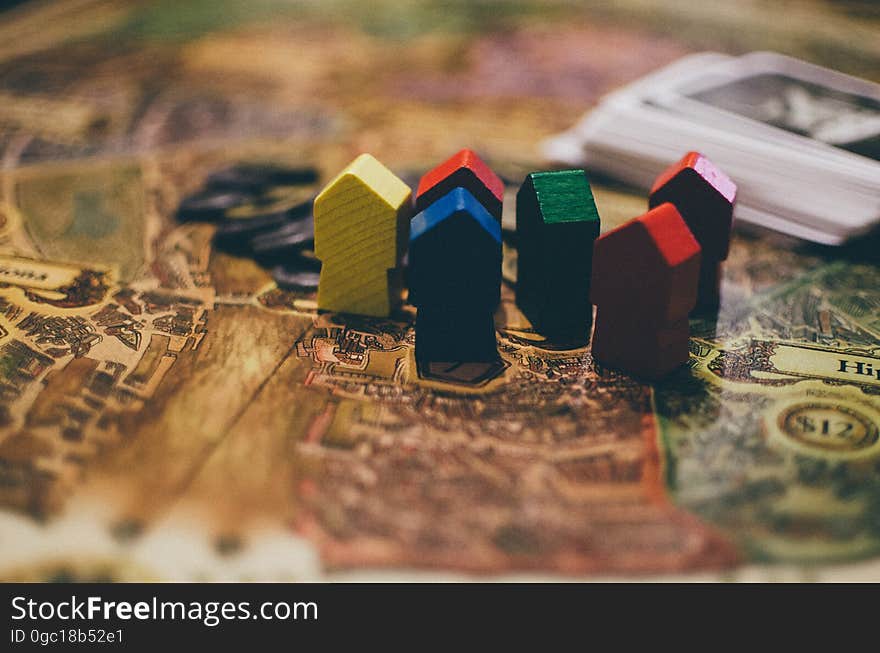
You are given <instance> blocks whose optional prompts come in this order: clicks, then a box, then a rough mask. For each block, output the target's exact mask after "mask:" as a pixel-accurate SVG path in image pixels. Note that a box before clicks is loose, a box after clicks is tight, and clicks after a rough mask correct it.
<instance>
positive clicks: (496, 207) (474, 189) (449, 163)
mask: <svg viewBox="0 0 880 653" xmlns="http://www.w3.org/2000/svg"><path fill="white" fill-rule="evenodd" d="M458 187H461V188H466V189H467V190H468V191H469V192H470V194H471V195H473V196H474V197H475V198H476V199H477V201H479V202H480V203H481V204H482V205H483V206H484V207H485V209H486V210H487V211H488V212H489V213H490V214H492V215H493V216H494V217H495V219H496V220H498V221H500V220H501V205H502V202H503V201H504V182H502V181H501V179H500V178H499V177H498V175H496V174H495V173H494V172H492V169H491V168H490V167H489V166H488V165H486V163H485V162H484V161H483V160H482V159H481V158H480V157H479V156H477V154H476V153H475V152H473V151H472V150H467V149H465V150H460V151H459V152H456V153H455V154H454V155H452V156H451V157H450V158H448V159H447V160H446V161H444V162H443V163H441V164H440V165H439V166H437V167H436V168H434V169H433V170H430V171H428V172H427V173H425V175H424V176H423V177H422V178H421V179H420V180H419V187H418V189H417V190H416V212H417V213H418V212H420V211H424V210H425V209H426V208H427V207H428V206H429V205H430V204H431V203H433V202H435V201H436V200H438V199H439V198H441V197H443V196H444V195H446V194H447V193H449V192H450V191H451V190H452V189H453V188H458Z"/></svg>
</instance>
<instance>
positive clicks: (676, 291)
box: [590, 203, 700, 322]
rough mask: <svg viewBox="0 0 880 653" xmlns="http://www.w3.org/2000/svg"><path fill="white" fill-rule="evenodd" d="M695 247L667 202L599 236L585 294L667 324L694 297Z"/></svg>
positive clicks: (604, 306) (697, 254) (599, 302)
mask: <svg viewBox="0 0 880 653" xmlns="http://www.w3.org/2000/svg"><path fill="white" fill-rule="evenodd" d="M699 270H700V245H699V243H698V242H697V240H696V239H695V238H694V236H693V234H692V233H691V231H690V229H688V226H687V224H685V222H684V219H683V218H682V217H681V215H680V214H679V212H678V210H677V209H676V208H675V206H673V205H672V204H669V203H667V204H661V205H660V206H658V207H656V208H653V209H651V210H650V211H648V212H647V213H645V214H644V215H641V216H639V217H637V218H633V219H632V220H630V221H629V222H626V223H624V224H622V225H621V226H619V227H617V228H616V229H613V230H612V231H609V232H608V233H606V234H603V235H602V236H600V237H599V238H597V239H596V243H595V245H594V248H593V278H592V283H591V292H590V296H591V298H592V301H593V303H594V304H596V305H597V306H599V308H600V309H608V310H610V311H613V312H615V313H617V314H625V315H629V316H631V319H632V320H634V321H639V320H644V321H646V322H671V321H674V320H677V319H681V318H684V317H686V316H687V314H688V313H689V312H690V310H691V309H692V308H693V307H694V304H695V303H696V299H697V284H698V281H699Z"/></svg>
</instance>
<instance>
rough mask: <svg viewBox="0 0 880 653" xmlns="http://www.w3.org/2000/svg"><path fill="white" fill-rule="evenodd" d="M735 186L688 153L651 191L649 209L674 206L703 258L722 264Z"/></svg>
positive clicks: (727, 245)
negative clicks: (700, 250) (701, 251)
mask: <svg viewBox="0 0 880 653" xmlns="http://www.w3.org/2000/svg"><path fill="white" fill-rule="evenodd" d="M736 193H737V188H736V184H735V183H734V182H733V181H732V180H731V179H730V177H728V176H727V175H726V174H724V172H722V171H721V170H720V169H719V168H718V167H717V166H715V164H713V163H712V162H711V161H710V160H709V159H708V158H706V157H705V156H703V155H702V154H700V153H699V152H688V153H687V154H685V155H684V157H682V158H681V160H680V161H678V162H676V163H674V164H673V165H671V166H669V167H668V168H667V169H666V170H664V171H663V172H662V173H661V174H660V175H659V176H658V177H657V179H656V181H655V182H654V185H653V186H652V187H651V194H650V197H649V199H648V206H649V207H651V208H653V207H655V206H658V205H660V204H663V203H664V202H672V203H673V204H675V206H676V208H677V209H678V211H679V213H681V216H682V217H683V218H684V220H685V222H686V223H687V225H688V227H689V228H690V230H691V231H692V232H693V234H694V236H695V237H696V239H697V241H699V243H700V246H701V247H702V248H703V254H704V256H705V257H707V260H708V259H711V260H716V261H722V260H724V259H725V258H727V253H728V250H729V249H730V230H731V227H732V222H733V207H734V204H735V203H736Z"/></svg>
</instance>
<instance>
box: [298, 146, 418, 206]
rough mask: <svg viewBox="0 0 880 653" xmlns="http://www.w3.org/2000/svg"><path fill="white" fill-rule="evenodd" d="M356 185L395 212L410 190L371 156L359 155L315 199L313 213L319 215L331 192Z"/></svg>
mask: <svg viewBox="0 0 880 653" xmlns="http://www.w3.org/2000/svg"><path fill="white" fill-rule="evenodd" d="M352 182H354V183H357V184H360V185H361V186H363V187H364V188H365V189H366V190H367V191H368V192H369V193H370V194H372V195H374V196H375V197H376V198H377V199H378V200H381V201H383V202H385V203H386V204H387V205H388V207H389V208H391V209H394V210H397V208H398V207H399V206H400V205H401V204H403V203H404V202H405V201H406V199H407V197H408V196H409V195H410V194H411V193H412V190H411V189H410V187H409V186H407V185H406V184H405V183H404V182H403V181H402V180H401V179H400V178H399V177H398V176H397V175H395V174H394V173H393V172H391V171H390V170H389V169H388V168H386V167H385V166H384V165H382V163H380V162H379V160H378V159H376V158H375V157H374V156H373V155H372V154H361V155H360V156H358V157H357V158H356V159H355V160H354V161H352V162H351V163H350V164H348V166H346V167H345V168H344V169H343V170H342V172H340V173H339V174H338V175H336V176H335V177H334V178H333V179H331V180H330V182H329V183H328V184H327V185H326V186H325V187H324V189H323V190H322V191H321V192H320V193H319V194H318V196H317V197H316V198H315V212H316V213H319V212H320V211H321V209H322V208H323V206H324V203H325V202H327V200H328V198H329V197H330V196H331V195H332V194H333V191H334V190H335V189H337V188H338V187H340V186H342V185H347V184H350V183H352Z"/></svg>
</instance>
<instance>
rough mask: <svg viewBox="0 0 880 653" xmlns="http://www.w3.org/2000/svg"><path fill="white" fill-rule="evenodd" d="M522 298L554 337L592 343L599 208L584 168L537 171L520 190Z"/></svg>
mask: <svg viewBox="0 0 880 653" xmlns="http://www.w3.org/2000/svg"><path fill="white" fill-rule="evenodd" d="M516 233H517V240H518V243H519V246H518V248H517V282H516V303H517V305H518V306H519V307H520V309H521V310H522V312H523V313H524V314H525V316H526V317H527V318H528V319H529V321H530V322H531V323H532V325H533V326H534V327H535V328H536V330H537V331H539V332H540V333H542V334H544V335H545V336H547V337H548V338H550V339H551V340H557V341H563V340H564V341H566V342H570V343H580V342H586V340H587V339H589V335H590V327H591V326H592V324H593V305H592V303H591V302H590V275H591V273H592V263H593V243H594V241H595V240H596V238H597V237H598V235H599V212H598V211H597V209H596V203H595V201H594V200H593V193H592V191H591V190H590V184H589V181H588V180H587V176H586V173H584V171H583V170H559V171H554V172H533V173H532V174H530V175H528V176H527V177H526V179H525V181H524V182H523V184H522V186H520V189H519V192H517V194H516Z"/></svg>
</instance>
